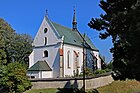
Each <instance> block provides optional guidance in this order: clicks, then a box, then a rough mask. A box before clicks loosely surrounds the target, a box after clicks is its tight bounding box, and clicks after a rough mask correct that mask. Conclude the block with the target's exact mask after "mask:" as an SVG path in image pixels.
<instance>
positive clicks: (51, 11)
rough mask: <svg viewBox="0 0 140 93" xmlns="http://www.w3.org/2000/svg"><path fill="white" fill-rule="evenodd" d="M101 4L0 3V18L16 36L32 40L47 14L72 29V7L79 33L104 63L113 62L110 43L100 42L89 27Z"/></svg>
mask: <svg viewBox="0 0 140 93" xmlns="http://www.w3.org/2000/svg"><path fill="white" fill-rule="evenodd" d="M99 1H100V0H0V18H3V19H4V20H6V21H7V22H8V23H9V24H10V25H11V26H12V28H14V30H16V32H17V33H27V34H30V35H31V36H32V37H33V38H34V37H35V35H36V33H37V31H38V29H39V26H40V24H41V22H42V20H43V17H44V15H45V13H46V9H47V10H48V15H49V18H50V19H51V20H52V21H54V22H56V23H59V24H61V25H64V26H66V27H69V28H71V27H72V18H73V7H74V6H76V17H77V23H78V30H79V31H80V32H81V33H86V34H87V35H88V36H89V37H90V38H91V40H92V42H93V43H94V45H95V46H96V47H97V48H98V49H99V51H100V53H101V55H104V56H105V57H106V61H107V62H108V61H110V60H111V59H112V56H111V53H110V52H109V49H110V48H111V47H112V43H111V39H110V38H109V39H107V40H101V39H99V37H98V36H99V33H98V32H97V31H95V30H92V29H90V28H89V27H88V25H87V24H88V22H89V21H90V19H91V18H92V17H93V18H97V17H99V15H100V14H101V13H104V12H103V11H102V9H101V8H100V7H99Z"/></svg>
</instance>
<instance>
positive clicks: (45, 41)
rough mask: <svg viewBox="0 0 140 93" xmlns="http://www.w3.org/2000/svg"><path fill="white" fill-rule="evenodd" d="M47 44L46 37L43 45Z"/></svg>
mask: <svg viewBox="0 0 140 93" xmlns="http://www.w3.org/2000/svg"><path fill="white" fill-rule="evenodd" d="M46 44H47V37H45V38H44V45H46Z"/></svg>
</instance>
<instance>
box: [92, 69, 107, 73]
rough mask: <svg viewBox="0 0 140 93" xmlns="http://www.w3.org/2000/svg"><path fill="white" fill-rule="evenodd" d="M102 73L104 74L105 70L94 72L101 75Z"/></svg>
mask: <svg viewBox="0 0 140 93" xmlns="http://www.w3.org/2000/svg"><path fill="white" fill-rule="evenodd" d="M103 73H106V71H105V70H96V71H95V72H94V74H103Z"/></svg>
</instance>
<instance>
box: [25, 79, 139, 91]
mask: <svg viewBox="0 0 140 93" xmlns="http://www.w3.org/2000/svg"><path fill="white" fill-rule="evenodd" d="M57 91H58V90H57V89H53V88H52V89H36V90H35V89H32V90H29V91H27V92H25V93H56V92H57ZM87 91H88V90H87ZM89 91H90V90H89ZM97 91H98V92H99V93H140V82H138V81H136V80H126V81H114V82H113V83H111V84H110V85H107V86H104V87H100V88H97Z"/></svg>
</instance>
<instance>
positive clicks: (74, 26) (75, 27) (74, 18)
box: [72, 6, 77, 30]
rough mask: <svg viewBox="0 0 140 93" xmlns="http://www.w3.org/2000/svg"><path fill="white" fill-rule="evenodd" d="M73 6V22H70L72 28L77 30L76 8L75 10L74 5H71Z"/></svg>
mask: <svg viewBox="0 0 140 93" xmlns="http://www.w3.org/2000/svg"><path fill="white" fill-rule="evenodd" d="M73 8H74V15H73V22H72V25H73V28H72V29H73V30H77V22H76V10H75V6H74V7H73Z"/></svg>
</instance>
